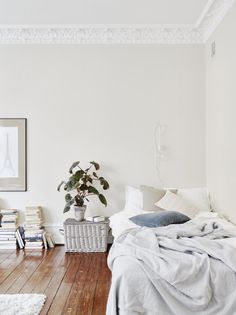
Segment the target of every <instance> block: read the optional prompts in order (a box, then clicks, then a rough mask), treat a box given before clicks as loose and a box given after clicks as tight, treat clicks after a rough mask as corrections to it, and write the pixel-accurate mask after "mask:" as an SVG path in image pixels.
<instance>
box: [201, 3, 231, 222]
mask: <svg viewBox="0 0 236 315" xmlns="http://www.w3.org/2000/svg"><path fill="white" fill-rule="evenodd" d="M235 30H236V6H234V7H233V9H232V10H231V11H230V13H229V14H228V15H227V17H226V18H225V19H224V21H223V22H222V24H221V25H220V26H219V28H218V29H217V31H216V32H215V33H214V34H213V35H212V36H211V38H210V40H209V41H208V43H207V46H206V54H207V57H206V58H207V183H208V187H209V190H210V194H211V199H212V203H213V206H214V208H215V209H216V210H217V211H219V212H221V213H223V214H225V215H226V216H228V217H229V218H230V219H231V220H232V221H233V222H235V223H236V204H235V187H236V166H235V162H236V142H235V139H236V87H235V82H236V40H235ZM213 41H215V43H216V55H215V57H214V58H211V55H210V54H211V53H210V50H211V43H212V42H213Z"/></svg>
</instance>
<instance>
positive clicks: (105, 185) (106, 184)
mask: <svg viewBox="0 0 236 315" xmlns="http://www.w3.org/2000/svg"><path fill="white" fill-rule="evenodd" d="M109 187H110V185H109V184H108V182H107V181H106V180H105V179H104V181H103V189H104V190H107V189H109Z"/></svg>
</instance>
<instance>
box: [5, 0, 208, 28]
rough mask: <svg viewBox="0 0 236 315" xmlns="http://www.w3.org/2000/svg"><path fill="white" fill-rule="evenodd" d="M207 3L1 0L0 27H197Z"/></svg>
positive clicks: (200, 0) (183, 0)
mask: <svg viewBox="0 0 236 315" xmlns="http://www.w3.org/2000/svg"><path fill="white" fill-rule="evenodd" d="M207 3H209V1H208V0H0V24H24V25H27V24H31V25H32V24H37V25H39V24H80V25H81V24H103V25H104V24H109V25H111V24H129V25H130V24H155V25H157V24H158V25H159V24H165V25H166V24H167V25H176V24H178V25H183V24H191V25H195V24H196V22H197V20H198V18H199V17H200V16H201V14H202V12H203V11H204V8H205V7H206V5H207Z"/></svg>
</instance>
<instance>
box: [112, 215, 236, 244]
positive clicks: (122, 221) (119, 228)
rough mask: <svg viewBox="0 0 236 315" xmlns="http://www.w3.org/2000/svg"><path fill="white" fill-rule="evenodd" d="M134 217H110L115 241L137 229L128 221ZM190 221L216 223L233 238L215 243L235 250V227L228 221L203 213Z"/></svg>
mask: <svg viewBox="0 0 236 315" xmlns="http://www.w3.org/2000/svg"><path fill="white" fill-rule="evenodd" d="M143 213H152V212H151V211H145V212H143ZM135 215H137V213H132V212H128V211H120V212H118V213H115V214H114V215H113V216H111V217H110V227H111V229H112V234H113V236H114V238H115V239H116V238H117V237H118V236H119V235H121V234H122V233H123V232H125V231H127V230H128V229H132V228H137V227H139V226H138V225H137V224H135V223H133V222H132V221H130V220H129V218H131V217H133V216H135ZM192 221H193V222H196V223H203V222H216V223H218V224H220V225H221V226H222V227H223V228H224V229H225V230H227V231H228V232H230V233H231V234H232V235H233V236H234V237H231V238H226V239H222V240H217V241H218V242H221V243H222V244H229V245H231V246H233V247H235V248H236V225H234V224H233V223H231V222H230V221H227V220H226V219H225V218H224V217H222V216H221V215H219V214H218V213H216V212H205V211H204V212H201V213H198V214H197V216H196V217H194V218H193V219H192Z"/></svg>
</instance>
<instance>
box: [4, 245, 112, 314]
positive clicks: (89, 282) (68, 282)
mask: <svg viewBox="0 0 236 315" xmlns="http://www.w3.org/2000/svg"><path fill="white" fill-rule="evenodd" d="M106 259H107V253H91V254H85V253H82V254H68V253H67V254H66V253H65V250H64V246H57V247H55V248H54V249H50V250H47V251H42V252H39V251H30V250H27V251H23V250H18V251H0V294H3V293H9V294H10V293H44V294H45V295H46V297H47V299H46V303H45V305H44V307H43V309H42V312H41V313H40V314H41V315H45V314H50V315H60V314H70V315H71V314H78V315H89V314H93V315H104V314H105V310H106V302H107V296H108V291H109V287H110V279H111V274H110V271H109V269H108V267H107V262H106Z"/></svg>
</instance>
